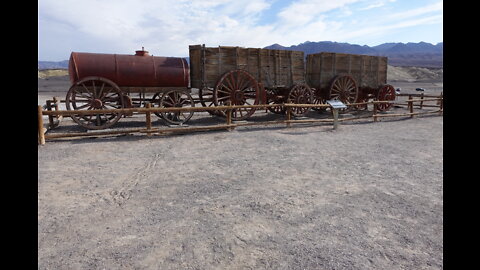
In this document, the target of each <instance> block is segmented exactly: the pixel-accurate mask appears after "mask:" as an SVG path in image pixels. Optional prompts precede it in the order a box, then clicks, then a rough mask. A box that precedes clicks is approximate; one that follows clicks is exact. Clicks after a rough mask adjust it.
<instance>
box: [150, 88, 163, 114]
mask: <svg viewBox="0 0 480 270" xmlns="http://www.w3.org/2000/svg"><path fill="white" fill-rule="evenodd" d="M161 99H162V92H157V93H155V95H153V97H152V99H151V100H150V103H151V104H152V106H153V107H161V106H160V100H161ZM153 113H154V114H155V115H156V116H158V117H160V118H162V115H161V114H160V113H159V112H153Z"/></svg>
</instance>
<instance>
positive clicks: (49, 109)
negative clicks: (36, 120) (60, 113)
mask: <svg viewBox="0 0 480 270" xmlns="http://www.w3.org/2000/svg"><path fill="white" fill-rule="evenodd" d="M46 109H47V111H52V101H51V100H47V108H46ZM48 126H49V128H53V126H54V123H53V115H49V116H48Z"/></svg>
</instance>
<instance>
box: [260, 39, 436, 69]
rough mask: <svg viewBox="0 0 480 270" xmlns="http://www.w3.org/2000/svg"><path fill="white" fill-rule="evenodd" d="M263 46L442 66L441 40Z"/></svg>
mask: <svg viewBox="0 0 480 270" xmlns="http://www.w3.org/2000/svg"><path fill="white" fill-rule="evenodd" d="M265 48H266V49H282V50H296V51H303V52H305V54H312V53H319V52H334V53H352V54H365V55H379V56H387V57H388V63H389V64H390V65H393V66H419V67H443V42H440V43H438V44H436V45H433V44H430V43H426V42H419V43H413V42H408V43H383V44H380V45H378V46H373V47H370V46H367V45H363V46H360V45H357V44H349V43H339V42H332V41H320V42H310V41H307V42H304V43H300V44H298V45H292V46H290V47H285V46H282V45H280V44H273V45H270V46H267V47H265Z"/></svg>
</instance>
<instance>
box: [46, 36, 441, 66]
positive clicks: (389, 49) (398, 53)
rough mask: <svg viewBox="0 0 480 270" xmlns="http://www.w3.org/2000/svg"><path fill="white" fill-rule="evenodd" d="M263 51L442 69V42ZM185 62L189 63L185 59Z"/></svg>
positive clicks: (309, 44)
mask: <svg viewBox="0 0 480 270" xmlns="http://www.w3.org/2000/svg"><path fill="white" fill-rule="evenodd" d="M265 49H278V50H295V51H303V52H305V55H307V54H312V53H319V52H335V53H351V54H365V55H376V56H387V57H388V64H389V65H392V66H414V67H434V68H441V67H443V42H440V43H438V44H436V45H433V44H431V43H426V42H418V43H413V42H408V43H383V44H380V45H377V46H373V47H370V46H367V45H363V46H361V45H357V44H349V43H339V42H332V41H320V42H310V41H307V42H304V43H300V44H298V45H292V46H290V47H285V46H282V45H280V44H273V45H270V46H267V47H265ZM187 60H189V59H188V58H187ZM38 69H39V70H42V69H68V60H63V61H60V62H53V61H38Z"/></svg>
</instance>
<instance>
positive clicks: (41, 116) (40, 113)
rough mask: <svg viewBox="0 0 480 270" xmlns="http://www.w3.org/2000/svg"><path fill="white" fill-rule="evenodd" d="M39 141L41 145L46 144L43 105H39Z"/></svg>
mask: <svg viewBox="0 0 480 270" xmlns="http://www.w3.org/2000/svg"><path fill="white" fill-rule="evenodd" d="M37 112H38V143H39V144H40V145H44V144H45V134H44V133H43V114H42V106H41V105H38V110H37Z"/></svg>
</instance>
